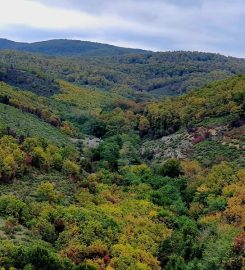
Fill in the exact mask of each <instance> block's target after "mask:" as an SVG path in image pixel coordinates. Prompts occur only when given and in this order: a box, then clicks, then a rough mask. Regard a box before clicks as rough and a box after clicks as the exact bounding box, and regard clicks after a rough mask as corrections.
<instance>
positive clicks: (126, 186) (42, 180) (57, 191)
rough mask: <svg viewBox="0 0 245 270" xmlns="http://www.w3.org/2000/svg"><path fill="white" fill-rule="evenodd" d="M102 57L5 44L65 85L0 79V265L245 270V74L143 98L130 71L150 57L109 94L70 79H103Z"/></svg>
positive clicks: (19, 65) (17, 60)
mask: <svg viewBox="0 0 245 270" xmlns="http://www.w3.org/2000/svg"><path fill="white" fill-rule="evenodd" d="M198 55H199V56H200V54H198ZM168 56H169V57H170V55H168ZM180 56H181V53H180V55H179V57H180ZM204 56H206V54H204V55H203V57H204ZM127 57H129V56H127ZM137 57H138V56H137ZM159 57H160V56H159ZM164 57H166V55H165V56H164ZM183 57H184V56H183ZM185 57H190V55H189V54H188V53H187V56H185ZM193 57H194V58H195V57H196V56H194V55H193ZM212 57H214V56H213V55H212ZM215 57H218V58H219V57H220V56H215ZM119 59H120V57H119V58H117V59H114V60H113V61H119ZM142 59H144V58H142ZM157 59H158V58H156V59H155V60H154V61H157ZM164 59H165V58H164ZM186 59H187V58H184V60H183V62H184V61H186ZM224 59H226V60H227V61H228V62H223V66H224V67H225V68H227V69H228V67H229V65H230V63H232V65H234V67H236V70H239V72H242V69H240V68H241V66H242V65H241V66H240V64H242V63H243V61H242V60H239V61H240V62H239V61H238V62H236V61H237V60H236V59H227V58H224ZM165 60H166V59H165ZM165 60H164V61H163V60H160V58H159V61H160V62H161V61H162V62H165ZM216 60H217V59H216ZM216 60H215V63H216ZM72 61H73V62H72ZM80 61H81V62H80ZM94 61H95V60H86V61H84V62H83V60H75V59H67V60H65V59H64V58H49V57H41V56H36V55H34V54H25V53H19V52H16V53H12V52H11V53H10V52H4V53H1V65H2V66H5V67H6V66H9V68H11V65H13V67H12V68H13V69H15V68H16V69H18V70H25V71H26V72H27V73H30V74H33V70H38V72H41V73H42V74H44V76H42V78H43V80H45V82H46V83H49V82H50V81H49V80H50V78H53V79H55V80H54V83H55V84H56V85H57V87H58V89H59V90H58V91H57V92H55V94H52V95H44V94H43V93H38V95H37V94H35V93H33V92H30V91H26V90H28V89H29V88H28V89H26V88H25V87H24V85H25V84H21V83H20V84H18V88H17V87H16V86H17V85H15V87H14V86H13V85H10V84H8V83H7V82H8V81H5V82H1V83H0V267H2V269H11V270H12V269H20V270H27V269H29V270H40V269H43V270H56V269H57V270H60V269H64V270H67V269H68V270H69V269H70V270H82V269H90V270H95V269H96V270H102V269H103V270H113V269H114V270H126V269H129V270H135V269H136V270H160V269H164V270H172V269H179V270H210V269H217V270H233V269H237V270H243V268H244V266H245V265H244V245H245V235H244V226H245V220H244V217H245V208H244V196H245V194H244V185H245V182H244V181H245V164H244V160H245V154H244V153H245V140H244V139H245V138H244V134H245V119H244V114H245V112H244V109H245V103H244V102H245V77H244V75H241V76H235V77H232V78H230V79H227V80H225V81H220V82H214V83H212V84H209V85H207V86H205V87H202V88H200V89H197V90H192V91H190V92H188V93H187V94H185V95H183V96H178V97H171V98H164V99H162V100H158V101H157V102H156V101H152V100H151V102H146V99H145V100H144V102H138V100H137V99H136V98H135V96H134V98H135V100H132V99H129V97H130V95H132V93H133V92H132V91H134V90H133V89H134V88H133V87H132V86H131V85H130V83H131V82H130V80H131V79H130V76H131V74H130V73H131V72H133V70H134V68H133V67H135V69H136V70H137V68H138V67H139V69H140V68H141V65H143V64H140V63H137V64H136V63H135V64H132V63H131V64H129V66H130V69H129V70H127V74H128V75H127V76H129V77H128V79H127V80H128V85H127V84H126V83H125V82H121V81H120V80H119V79H118V80H119V81H120V83H118V84H117V83H115V85H112V86H111V88H110V87H109V88H108V89H109V90H110V91H101V90H98V89H96V88H95V87H93V88H91V86H92V85H93V86H98V85H97V84H96V83H93V84H92V83H88V84H87V87H85V86H84V84H83V83H81V81H79V80H78V79H77V78H78V77H77V78H76V77H75V79H74V78H73V79H72V78H71V77H68V76H71V75H72V76H75V74H80V73H79V72H81V70H82V72H84V70H87V71H88V70H90V69H91V70H93V68H94V71H96V72H95V74H94V76H95V75H96V76H98V73H97V69H96V67H95V66H94V63H95V62H96V63H97V64H96V65H97V66H98V67H99V69H100V70H101V66H102V61H103V60H102V59H99V58H98V59H96V61H95V62H94ZM108 61H112V59H109V60H108ZM149 61H150V60H149ZM171 61H173V65H174V63H175V61H176V59H173V60H171V57H170V58H169V59H168V62H171ZM198 61H200V62H201V63H202V64H204V62H205V61H206V60H204V59H202V60H198ZM209 61H211V62H212V60H210V59H209V60H207V62H209ZM229 61H230V62H229ZM72 63H73V64H72ZM83 63H84V66H83ZM108 63H109V62H108ZM201 63H200V65H201ZM212 63H213V64H214V62H212ZM224 63H227V66H226V65H225V64H224ZM237 63H239V64H237ZM216 64H217V63H216ZM103 65H104V66H103V68H104V67H105V66H106V64H105V63H104V64H103ZM123 65H124V64H123ZM131 65H132V66H131ZM147 65H148V64H146V66H147ZM159 65H161V63H159ZM220 65H221V63H220ZM126 66H127V64H126V65H124V68H125V67H126ZM115 67H116V66H111V67H110V65H109V64H108V66H107V67H106V68H107V72H108V74H109V72H111V70H112V69H115V72H116V73H117V72H118V70H117V69H116V68H115ZM156 67H158V65H156ZM206 67H210V65H209V66H206ZM82 68H83V69H82ZM166 68H167V67H166ZM179 68H180V69H183V66H182V67H179ZM219 68H220V67H219ZM229 68H230V67H229ZM131 69H132V70H131ZM167 69H168V68H167ZM153 70H155V68H154V69H153ZM169 70H170V69H169ZM231 70H232V69H231ZM231 70H230V71H231ZM87 71H86V72H87ZM206 71H207V70H206ZM206 71H205V72H206ZM137 72H138V71H137ZM184 72H185V70H184V69H183V73H184ZM205 72H204V73H205ZM119 73H120V74H122V73H123V72H122V71H120V72H119ZM143 73H144V74H147V70H144V71H143V70H141V71H140V72H139V73H137V74H143ZM231 73H232V72H231ZM231 73H230V74H231ZM86 74H87V75H86V76H88V77H89V74H90V73H89V72H88V73H86ZM205 74H208V73H205ZM230 74H229V75H228V76H230ZM80 75H81V74H80ZM111 75H112V77H113V76H114V75H115V73H113V72H112V73H111ZM134 75H135V74H132V76H134ZM83 76H85V75H83ZM120 76H121V75H120ZM123 76H126V75H123ZM149 76H150V74H149ZM205 76H206V75H205ZM222 76H223V75H222ZM97 78H98V80H99V79H100V77H97ZM120 78H121V77H120ZM60 79H62V80H60ZM68 79H69V80H68ZM125 80H126V79H125ZM136 81H137V75H135V81H134V82H136ZM72 82H73V83H72ZM74 82H75V83H76V84H75V83H74ZM199 82H200V84H202V82H201V81H199ZM81 85H82V86H81ZM142 85H143V83H142ZM88 86H90V87H88ZM101 88H103V87H101ZM47 89H49V87H47ZM121 89H124V90H123V91H124V92H123V93H121V91H122V90H121ZM125 93H127V94H125ZM125 96H127V98H126V97H125ZM141 98H142V97H141Z"/></svg>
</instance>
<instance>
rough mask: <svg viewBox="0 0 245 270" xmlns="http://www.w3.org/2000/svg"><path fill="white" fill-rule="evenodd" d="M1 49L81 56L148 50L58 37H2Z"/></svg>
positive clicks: (0, 40)
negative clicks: (25, 39)
mask: <svg viewBox="0 0 245 270" xmlns="http://www.w3.org/2000/svg"><path fill="white" fill-rule="evenodd" d="M0 49H1V50H3V49H5V50H18V51H23V52H32V53H39V54H47V55H57V56H80V57H81V56H83V57H89V56H90V57H91V56H92V57H94V56H111V55H123V54H131V53H146V52H147V51H144V50H140V49H129V48H122V47H116V46H112V45H108V44H101V43H96V42H89V41H80V40H67V39H56V40H48V41H41V42H33V43H22V42H14V41H11V40H7V39H0Z"/></svg>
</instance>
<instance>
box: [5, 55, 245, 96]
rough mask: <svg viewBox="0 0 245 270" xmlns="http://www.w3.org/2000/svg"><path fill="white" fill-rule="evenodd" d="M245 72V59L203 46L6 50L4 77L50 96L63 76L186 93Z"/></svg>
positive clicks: (106, 85)
mask: <svg viewBox="0 0 245 270" xmlns="http://www.w3.org/2000/svg"><path fill="white" fill-rule="evenodd" d="M239 74H245V60H244V59H239V58H234V57H226V56H223V55H219V54H214V53H202V52H184V51H176V52H148V53H146V54H127V55H116V56H103V57H86V58H85V57H58V56H44V55H37V54H34V53H26V52H20V51H0V80H2V81H4V82H6V83H8V84H10V85H12V86H15V87H20V88H23V89H25V90H30V91H32V92H34V93H37V94H39V95H44V96H51V95H53V94H55V93H58V92H59V89H58V87H57V85H56V83H55V80H56V79H62V80H64V81H68V82H71V83H75V84H77V85H80V86H86V87H89V88H91V87H92V88H99V89H102V90H106V91H113V92H115V91H116V92H119V93H120V94H122V95H124V96H125V95H128V94H129V93H132V95H135V93H137V94H138V93H144V94H145V93H147V94H152V95H154V96H156V97H158V96H163V95H169V96H174V95H180V94H183V93H186V92H188V91H189V90H192V89H196V88H199V87H202V86H204V85H206V84H208V83H210V82H212V81H218V80H223V79H227V78H229V77H232V76H234V75H239Z"/></svg>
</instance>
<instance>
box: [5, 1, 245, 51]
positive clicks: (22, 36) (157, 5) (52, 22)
mask: <svg viewBox="0 0 245 270" xmlns="http://www.w3.org/2000/svg"><path fill="white" fill-rule="evenodd" d="M4 2H5V3H4V4H2V6H1V10H0V35H1V36H5V37H8V38H10V37H12V38H13V37H15V39H17V40H27V41H33V40H40V39H50V38H76V39H86V40H91V41H98V42H105V43H112V44H115V45H121V46H125V45H126V46H128V47H141V48H146V49H153V50H163V51H164V50H199V51H212V52H220V53H224V54H227V55H231V54H233V55H236V56H245V52H244V51H243V49H244V45H245V44H244V41H243V38H242V37H243V34H244V31H245V30H243V29H244V28H245V2H244V1H243V0H216V1H213V0H151V1H149V0H124V1H121V0H89V1H87V0H52V1H50V0H8V1H4ZM13 7H14V8H13Z"/></svg>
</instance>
